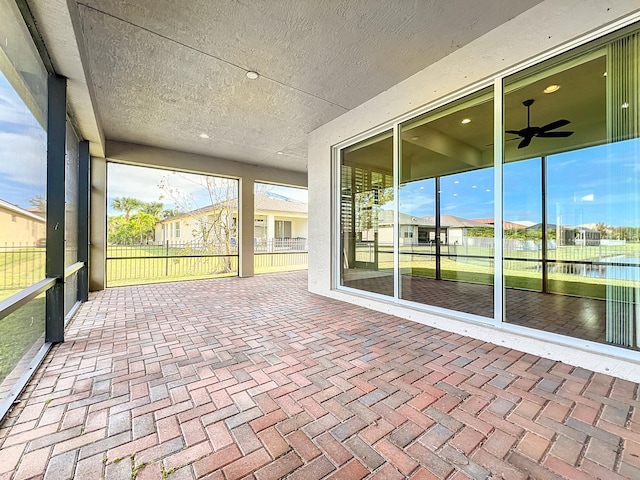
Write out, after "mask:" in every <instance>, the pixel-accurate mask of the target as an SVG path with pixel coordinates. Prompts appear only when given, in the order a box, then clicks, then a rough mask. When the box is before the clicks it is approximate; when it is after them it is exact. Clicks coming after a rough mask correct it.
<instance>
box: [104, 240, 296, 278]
mask: <svg viewBox="0 0 640 480" xmlns="http://www.w3.org/2000/svg"><path fill="white" fill-rule="evenodd" d="M232 240H233V239H232ZM254 249H255V256H254V268H255V269H256V271H257V273H265V272H270V271H283V270H287V269H292V270H293V269H302V268H306V266H307V260H308V254H307V251H306V250H307V240H306V239H304V238H291V239H277V238H276V239H269V240H268V241H267V240H263V241H259V240H258V239H256V240H255V241H254ZM237 274H238V250H237V244H236V242H235V241H232V242H230V243H229V244H228V245H213V246H212V245H210V244H209V245H205V244H203V243H201V242H197V241H191V242H165V243H164V244H155V245H154V244H127V245H109V246H108V247H107V286H116V285H134V284H139V283H151V282H161V281H171V280H181V279H193V278H209V277H222V276H229V275H237Z"/></svg>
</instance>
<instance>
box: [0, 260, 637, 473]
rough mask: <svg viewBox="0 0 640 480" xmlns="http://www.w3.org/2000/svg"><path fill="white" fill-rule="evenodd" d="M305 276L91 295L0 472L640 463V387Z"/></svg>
mask: <svg viewBox="0 0 640 480" xmlns="http://www.w3.org/2000/svg"><path fill="white" fill-rule="evenodd" d="M306 285H307V282H306V272H304V271H302V272H292V273H281V274H272V275H262V276H256V277H253V278H225V279H219V280H202V281H190V282H182V283H167V284H157V285H145V286H137V287H121V288H113V289H108V290H106V291H102V292H98V293H95V294H92V296H91V299H90V301H89V302H88V303H86V304H85V305H84V306H83V307H82V308H81V309H80V311H79V313H78V314H77V316H76V318H75V319H74V320H73V321H72V323H71V325H70V326H69V328H68V331H67V342H65V343H63V344H60V345H57V346H55V347H54V348H53V350H52V351H51V353H50V354H49V355H48V357H47V358H46V359H45V361H44V363H43V365H42V367H41V368H40V369H39V370H38V372H37V373H36V376H35V378H34V380H33V382H32V383H31V384H30V385H29V386H28V388H27V390H26V391H25V393H24V394H23V395H22V396H21V398H20V400H19V402H18V403H17V404H16V405H15V408H14V410H13V411H12V412H11V413H10V415H9V417H8V418H7V419H6V420H5V421H4V423H3V424H2V425H1V426H0V480H9V479H15V480H23V479H43V478H44V479H46V480H54V479H55V480H64V479H69V478H76V479H82V480H92V479H95V480H97V479H100V478H105V479H108V480H118V479H138V480H145V479H169V480H177V479H180V480H183V479H195V478H206V479H212V480H213V479H216V480H222V479H226V480H231V479H243V478H246V479H256V480H265V479H278V478H291V479H305V480H306V479H320V478H331V479H348V480H351V479H361V478H371V479H402V478H411V479H416V480H418V479H420V480H422V479H436V478H439V479H445V478H446V479H456V480H459V479H465V478H473V479H488V478H504V479H562V478H565V479H587V478H606V479H607V480H616V479H622V478H627V479H637V478H640V399H639V390H638V384H636V383H632V382H629V381H624V380H620V379H616V378H613V377H610V376H607V375H602V374H597V373H593V372H591V371H588V370H585V369H582V368H577V367H573V366H570V365H567V364H563V363H559V362H554V361H551V360H546V359H542V358H540V357H537V356H534V355H528V354H524V353H522V352H519V351H516V350H510V349H508V348H506V347H502V346H496V345H493V344H490V343H486V342H482V341H479V340H474V339H471V338H468V337H463V336H460V335H456V334H451V333H447V332H444V331H442V330H438V329H435V328H431V327H427V326H424V325H420V324H416V323H412V322H410V321H406V320H403V319H399V318H397V317H392V316H389V315H385V314H383V313H379V312H374V311H370V310H366V309H363V308H360V307H356V306H353V305H348V304H345V303H341V302H337V301H334V300H331V299H327V298H324V297H319V296H316V295H312V294H309V293H308V292H307V291H306Z"/></svg>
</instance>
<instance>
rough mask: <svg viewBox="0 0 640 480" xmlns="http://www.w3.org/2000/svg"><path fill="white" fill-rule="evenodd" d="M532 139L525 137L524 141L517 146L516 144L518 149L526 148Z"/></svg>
mask: <svg viewBox="0 0 640 480" xmlns="http://www.w3.org/2000/svg"><path fill="white" fill-rule="evenodd" d="M532 138H533V137H526V138H525V139H524V140H522V141H521V142H520V143H519V144H518V148H525V147H528V146H529V144H530V143H531V139H532Z"/></svg>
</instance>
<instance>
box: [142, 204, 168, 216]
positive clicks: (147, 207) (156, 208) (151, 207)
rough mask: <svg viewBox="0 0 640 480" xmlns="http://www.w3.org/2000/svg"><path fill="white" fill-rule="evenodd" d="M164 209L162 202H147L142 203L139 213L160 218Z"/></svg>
mask: <svg viewBox="0 0 640 480" xmlns="http://www.w3.org/2000/svg"><path fill="white" fill-rule="evenodd" d="M163 209H164V204H163V203H162V202H147V203H143V204H142V207H141V208H140V211H141V212H143V213H148V214H149V215H153V216H154V217H157V218H160V216H161V214H162V212H163Z"/></svg>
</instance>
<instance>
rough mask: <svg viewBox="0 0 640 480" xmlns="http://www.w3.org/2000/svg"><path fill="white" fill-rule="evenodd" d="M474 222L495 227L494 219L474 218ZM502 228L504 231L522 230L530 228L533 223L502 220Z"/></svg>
mask: <svg viewBox="0 0 640 480" xmlns="http://www.w3.org/2000/svg"><path fill="white" fill-rule="evenodd" d="M473 221H474V222H478V223H484V224H485V225H492V226H495V224H496V219H495V218H474V219H473ZM502 225H503V228H504V229H505V230H522V229H524V228H527V227H530V226H531V225H533V222H524V223H515V222H509V221H507V220H504V221H503V222H502Z"/></svg>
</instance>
